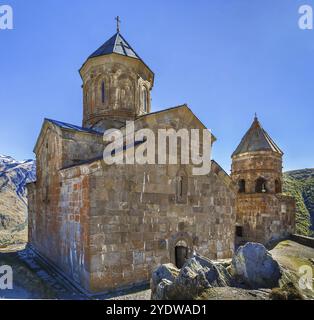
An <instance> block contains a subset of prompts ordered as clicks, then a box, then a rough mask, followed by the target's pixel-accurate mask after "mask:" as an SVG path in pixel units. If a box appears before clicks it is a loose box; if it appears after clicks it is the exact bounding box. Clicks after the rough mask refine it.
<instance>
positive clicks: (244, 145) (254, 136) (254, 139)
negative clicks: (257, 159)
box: [232, 117, 283, 157]
mask: <svg viewBox="0 0 314 320" xmlns="http://www.w3.org/2000/svg"><path fill="white" fill-rule="evenodd" d="M255 151H273V152H277V153H279V154H281V155H283V152H282V151H281V150H280V148H279V147H278V146H277V145H276V143H275V142H274V141H273V140H272V138H271V137H270V136H269V135H268V133H267V132H266V131H265V130H264V129H263V128H262V126H261V124H260V122H259V121H258V119H257V117H255V118H254V121H253V123H252V125H251V127H250V129H249V130H248V131H247V132H246V134H245V135H244V137H243V138H242V140H241V142H240V144H239V145H238V147H237V148H236V150H235V151H234V152H233V154H232V157H233V156H236V155H239V154H241V153H246V152H255Z"/></svg>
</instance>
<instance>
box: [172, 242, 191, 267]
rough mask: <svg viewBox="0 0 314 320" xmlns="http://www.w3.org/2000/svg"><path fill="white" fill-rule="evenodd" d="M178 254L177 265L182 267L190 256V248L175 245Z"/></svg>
mask: <svg viewBox="0 0 314 320" xmlns="http://www.w3.org/2000/svg"><path fill="white" fill-rule="evenodd" d="M175 254H176V267H177V268H178V269H181V268H182V267H183V265H184V263H185V260H186V259H187V258H188V248H187V247H185V246H180V245H179V246H176V247H175Z"/></svg>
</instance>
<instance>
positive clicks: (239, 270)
mask: <svg viewBox="0 0 314 320" xmlns="http://www.w3.org/2000/svg"><path fill="white" fill-rule="evenodd" d="M230 273H231V275H232V276H233V278H234V279H235V280H236V281H237V282H238V284H239V285H240V286H245V287H248V288H252V289H256V288H274V287H278V286H279V280H280V278H281V276H282V270H281V268H280V266H279V264H278V262H277V261H276V260H274V259H273V257H272V255H271V254H270V253H269V252H268V251H267V249H266V248H265V247H264V246H263V245H262V244H259V243H253V242H249V243H247V244H245V245H244V246H241V247H239V249H238V250H237V252H236V254H235V255H234V257H233V259H232V263H231V268H230Z"/></svg>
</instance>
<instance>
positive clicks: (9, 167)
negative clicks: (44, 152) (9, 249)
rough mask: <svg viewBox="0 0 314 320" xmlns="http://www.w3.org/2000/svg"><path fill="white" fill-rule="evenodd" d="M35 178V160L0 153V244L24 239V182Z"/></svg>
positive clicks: (25, 199)
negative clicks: (19, 158) (15, 157)
mask: <svg viewBox="0 0 314 320" xmlns="http://www.w3.org/2000/svg"><path fill="white" fill-rule="evenodd" d="M35 180H36V164H35V161H33V160H24V161H18V160H15V159H13V158H12V157H9V156H5V155H0V246H3V245H7V244H11V243H16V242H20V241H24V239H26V234H27V232H26V231H27V229H26V226H27V197H26V196H27V190H26V184H27V183H29V182H33V181H35ZM21 234H22V236H21ZM21 239H22V240H21Z"/></svg>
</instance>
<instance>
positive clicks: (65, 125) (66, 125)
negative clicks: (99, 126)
mask: <svg viewBox="0 0 314 320" xmlns="http://www.w3.org/2000/svg"><path fill="white" fill-rule="evenodd" d="M45 121H48V122H51V123H53V124H55V125H57V126H58V127H60V128H63V129H70V130H74V131H80V132H87V133H94V134H101V133H99V132H98V131H96V130H93V129H88V128H83V127H80V126H76V125H74V124H70V123H66V122H61V121H57V120H52V119H47V118H45Z"/></svg>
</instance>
